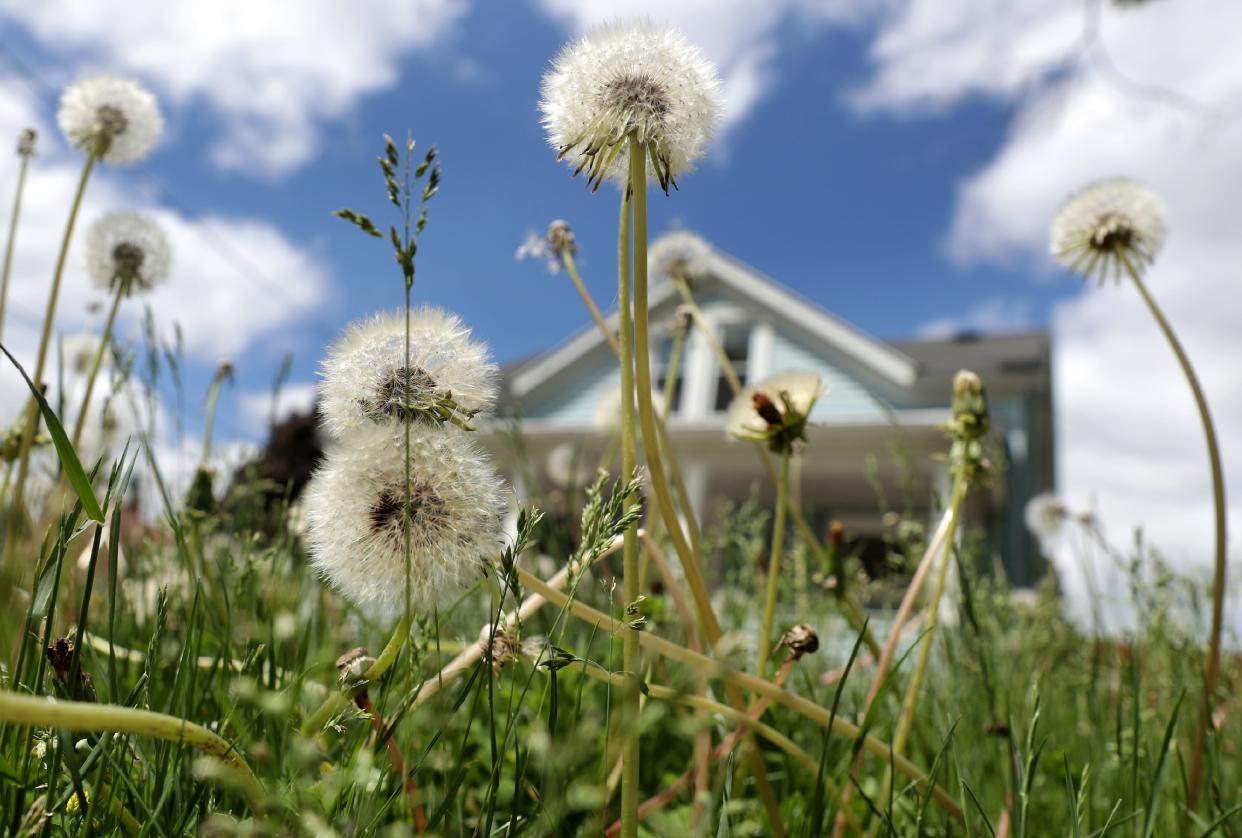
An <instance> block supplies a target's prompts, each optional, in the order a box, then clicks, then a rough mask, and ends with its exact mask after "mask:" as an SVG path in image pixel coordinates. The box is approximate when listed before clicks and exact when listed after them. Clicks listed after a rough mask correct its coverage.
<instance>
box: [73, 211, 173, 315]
mask: <svg viewBox="0 0 1242 838" xmlns="http://www.w3.org/2000/svg"><path fill="white" fill-rule="evenodd" d="M171 262H172V249H171V248H170V247H169V246H168V237H167V236H165V235H164V230H163V228H161V227H160V225H159V224H157V223H156V222H155V221H153V220H152V219H150V218H147V217H146V216H143V215H138V214H137V213H132V212H110V213H108V214H107V215H105V216H103V217H102V218H100V219H99V220H98V221H96V222H95V223H94V224H92V225H91V229H90V230H89V231H88V232H87V234H86V272H87V273H88V274H90V277H91V279H93V280H94V281H95V284H96V285H98V286H99V287H100V288H102V289H104V290H105V291H109V292H112V291H116V290H118V288H119V290H121V291H123V292H124V293H125V294H126V295H128V294H132V293H134V292H141V291H149V290H150V289H152V288H154V287H155V286H156V285H159V284H160V283H161V282H163V281H164V280H165V279H167V278H168V269H169V265H170V264H171Z"/></svg>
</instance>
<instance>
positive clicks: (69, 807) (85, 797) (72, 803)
mask: <svg viewBox="0 0 1242 838" xmlns="http://www.w3.org/2000/svg"><path fill="white" fill-rule="evenodd" d="M90 802H91V793H90V792H89V791H87V790H86V788H85V787H84V788H83V789H82V799H81V800H79V799H78V793H77V792H76V791H75V792H74V793H73V796H72V797H70V798H69V802H68V803H66V804H65V811H66V812H77V811H78V810H79V809H81V808H83V807H84V806H86V804H88V803H90Z"/></svg>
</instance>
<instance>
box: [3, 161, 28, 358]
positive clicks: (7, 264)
mask: <svg viewBox="0 0 1242 838" xmlns="http://www.w3.org/2000/svg"><path fill="white" fill-rule="evenodd" d="M21 158H22V162H21V163H20V164H19V166H18V169H17V189H16V190H15V191H14V193H13V215H12V216H11V217H10V218H9V237H8V240H7V241H6V242H5V245H4V270H3V273H0V339H2V338H3V337H4V314H5V308H6V305H7V303H8V300H9V275H10V274H11V273H12V271H13V248H14V244H15V243H16V242H17V219H18V218H19V217H20V216H21V214H22V194H23V193H24V192H25V191H26V170H27V169H29V168H30V155H29V154H23V155H21Z"/></svg>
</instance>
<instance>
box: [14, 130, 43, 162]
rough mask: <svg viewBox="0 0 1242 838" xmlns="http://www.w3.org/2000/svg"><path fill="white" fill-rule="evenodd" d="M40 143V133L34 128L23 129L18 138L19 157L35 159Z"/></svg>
mask: <svg viewBox="0 0 1242 838" xmlns="http://www.w3.org/2000/svg"><path fill="white" fill-rule="evenodd" d="M38 142H39V132H38V131H36V130H35V129H33V128H23V129H22V133H21V134H20V135H19V136H18V138H17V156H18V157H34V156H35V152H36V148H37V145H38Z"/></svg>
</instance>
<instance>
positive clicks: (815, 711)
mask: <svg viewBox="0 0 1242 838" xmlns="http://www.w3.org/2000/svg"><path fill="white" fill-rule="evenodd" d="M517 572H518V577H519V578H520V579H521V581H522V585H523V586H525V587H526V588H529V589H530V590H531V591H534V592H535V593H537V594H539V595H541V596H543V597H544V598H545V599H547V600H548V601H549V602H551V603H552V604H553V605H556V606H559V607H561V608H564V607H566V606H568V608H569V612H570V613H571V614H573V616H575V617H577V618H578V619H579V620H582V621H583V622H586V623H589V624H591V625H593V626H595V627H597V629H599V630H602V631H606V632H617V631H618V630H619V629H620V624H619V623H617V621H616V620H614V619H612V618H611V617H609V616H608V615H607V614H605V613H603V612H602V611H599V610H597V609H595V608H592V607H591V606H589V605H587V604H586V603H583V602H579V601H577V600H572V601H571V600H570V598H569V597H568V596H566V595H565V594H563V593H561V592H560V591H558V590H556V589H554V588H552V587H550V586H549V585H547V584H546V583H544V582H543V580H541V579H539V578H538V577H536V576H534V575H533V574H531V573H530V572H529V571H527V570H525V569H523V568H518V569H517ZM638 637H639V642H640V643H641V644H642V645H643V646H644V647H646V648H647V649H650V650H651V651H653V652H655V653H656V654H658V655H662V656H664V657H666V658H670V659H672V660H675V661H678V662H679V663H682V664H685V665H686V666H689V667H690V668H692V669H694V670H695V671H697V672H700V673H702V674H704V675H706V676H708V677H711V678H717V679H721V680H723V681H725V683H727V684H730V685H732V686H734V687H740V688H741V689H745V690H749V691H751V692H753V693H756V694H758V695H762V696H767V697H768V698H770V699H771V700H772V701H774V702H775V703H777V704H780V705H782V706H784V707H787V708H789V709H790V710H792V711H794V712H795V713H798V714H799V715H801V716H804V717H805V718H807V719H809V720H811V721H813V722H815V723H816V724H818V725H821V726H824V727H828V728H829V730H831V731H832V732H833V733H835V734H837V735H839V736H844V737H845V738H847V739H850V740H858V739H859V738H860V736H861V735H862V734H861V731H860V730H859V729H858V727H857V726H856V725H854V724H852V723H850V722H849V721H847V720H845V719H844V718H841V717H840V716H838V715H834V714H832V713H830V712H829V711H828V710H825V709H824V708H823V707H821V706H820V705H818V704H816V703H815V702H813V701H809V700H807V699H805V698H802V697H801V696H798V695H794V694H793V693H790V692H787V691H785V690H784V689H782V688H780V687H777V686H775V685H774V684H772V683H770V682H768V681H765V680H763V679H762V678H756V677H755V676H754V675H750V674H748V673H745V672H739V671H738V670H735V669H730V668H729V667H727V666H725V665H724V664H722V663H721V662H720V661H716V660H713V659H711V658H709V657H706V656H704V655H701V654H699V653H698V652H693V651H691V650H689V649H687V648H685V647H684V646H679V645H678V644H676V643H673V642H672V641H669V640H665V639H664V638H662V637H658V636H656V635H655V634H652V633H651V632H647V631H644V632H641V633H640V634H639V636H638ZM730 704H732V702H730ZM734 709H735V710H736V709H737V708H736V707H734ZM862 747H863V749H864V750H865V751H866V752H867V753H869V754H871V755H872V756H874V757H876V758H878V759H882V760H888V759H889V758H890V752H889V751H890V749H889V746H888V745H887V744H886V743H884V742H882V741H880V740H879V739H877V738H876V737H874V736H871V735H867V736H866V737H865V738H863V739H862ZM892 760H893V764H894V765H895V766H896V768H897V771H898V773H900V774H903V775H904V776H906V777H909V778H910V779H911V780H913V781H914V782H915V785H917V786H918V787H919V788H922V789H924V790H930V791H931V793H932V798H933V799H934V800H935V801H936V803H937V805H939V806H940V807H941V808H943V809H944V810H945V811H946V812H948V813H949V815H951V816H952V817H953V818H954V819H956V820H958V821H961V820H962V809H961V807H960V806H958V804H957V802H956V801H955V800H954V799H953V797H952V796H951V795H949V793H948V792H946V791H945V790H944V789H942V788H941V787H940V786H938V785H936V784H935V783H934V782H933V781H932V780H931V779H930V778H929V777H928V776H927V775H926V774H925V773H924V772H923V771H922V770H921V769H920V768H919V767H918V766H916V765H915V764H914V763H912V762H910V761H909V760H908V759H905V758H904V757H901V756H897V755H892Z"/></svg>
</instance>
